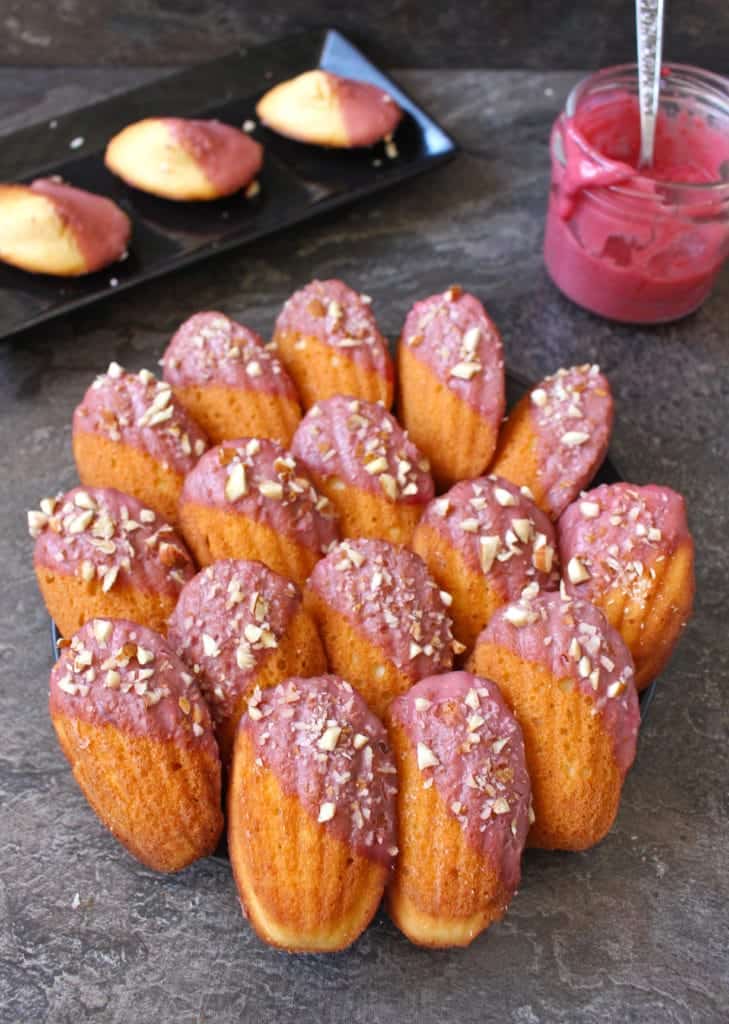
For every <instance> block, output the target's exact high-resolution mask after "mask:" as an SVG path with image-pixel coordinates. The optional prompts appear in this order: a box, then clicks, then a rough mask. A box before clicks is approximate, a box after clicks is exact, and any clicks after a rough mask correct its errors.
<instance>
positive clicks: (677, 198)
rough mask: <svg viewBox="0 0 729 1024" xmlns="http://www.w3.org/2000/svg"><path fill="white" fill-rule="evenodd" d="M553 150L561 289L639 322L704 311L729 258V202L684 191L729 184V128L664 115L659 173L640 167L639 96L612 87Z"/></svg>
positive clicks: (561, 131)
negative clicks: (728, 178) (725, 169)
mask: <svg viewBox="0 0 729 1024" xmlns="http://www.w3.org/2000/svg"><path fill="white" fill-rule="evenodd" d="M560 144H561V147H562V149H563V150H564V160H562V159H561V158H560V155H559V153H558V150H559V147H560ZM551 148H552V190H551V194H550V201H549V212H548V215H547V228H546V233H545V260H546V263H547V269H548V270H549V272H550V274H551V276H552V278H553V279H554V281H555V283H556V284H557V286H558V287H559V288H561V289H562V291H563V292H564V293H565V294H566V295H567V296H568V297H569V298H571V299H573V301H575V302H577V303H578V304H580V305H582V306H585V307H586V308H587V309H590V310H592V311H593V312H596V313H599V314H601V315H602V316H606V317H609V318H611V319H615V320H622V321H626V322H629V323H652V322H660V321H664V320H672V319H676V318H677V317H680V316H684V315H686V314H687V313H690V312H691V311H692V310H693V309H695V308H696V307H697V306H699V305H700V304H701V302H703V300H704V299H705V297H706V296H707V294H708V293H709V291H710V290H711V287H712V284H713V282H714V279H715V277H716V275H717V273H718V272H719V269H720V267H721V265H722V263H723V261H724V259H725V258H726V255H727V252H728V251H729V232H728V231H727V227H726V223H725V221H726V210H725V206H726V202H727V195H726V194H725V195H723V196H719V195H714V196H712V195H711V193H710V190H709V189H707V190H706V193H705V194H704V195H702V194H701V193H699V192H697V191H696V189H695V188H694V189H693V190H692V189H691V188H688V189H683V190H681V189H680V188H679V189H677V188H676V186H680V185H688V186H697V185H711V184H719V183H720V182H721V181H722V170H721V169H722V166H726V164H727V161H729V133H728V132H727V130H726V127H725V126H724V127H723V130H721V129H720V128H712V127H710V126H709V124H708V122H707V121H706V120H705V119H704V118H703V117H702V116H700V115H699V114H698V113H694V112H692V111H691V110H690V109H689V108H686V109H682V110H679V112H678V113H677V114H676V115H675V116H671V117H669V116H668V115H667V114H666V113H665V112H663V111H661V112H660V113H659V115H658V121H657V125H656V148H655V157H654V163H653V166H652V167H651V168H649V169H646V168H642V169H641V170H640V171H638V170H637V167H638V158H639V149H640V117H639V109H638V101H637V98H636V97H635V96H633V95H630V94H629V93H627V92H624V91H621V90H620V89H618V88H615V89H613V90H607V89H603V90H601V91H599V92H597V93H594V94H592V95H590V96H588V97H587V99H585V100H584V101H583V102H582V103H580V105H578V107H577V110H576V112H575V114H574V116H573V117H572V118H568V117H567V116H566V115H562V116H561V117H560V118H559V119H558V120H557V122H556V123H555V126H554V129H553V134H552V147H551ZM667 185H668V186H670V188H668V189H667V187H666V186H667Z"/></svg>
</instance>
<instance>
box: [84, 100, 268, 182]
mask: <svg viewBox="0 0 729 1024" xmlns="http://www.w3.org/2000/svg"><path fill="white" fill-rule="evenodd" d="M104 162H105V163H106V166H107V167H108V168H109V170H110V171H111V172H112V174H116V175H117V176H118V177H120V178H122V179H123V180H124V181H125V182H126V183H127V184H128V185H133V186H134V187H135V188H138V189H141V190H142V191H143V192H150V193H151V194H152V195H155V196H160V197H161V198H163V199H173V200H178V201H184V202H191V201H201V200H210V199H219V198H221V197H222V196H228V195H232V193H234V192H239V191H240V190H241V189H242V188H244V187H245V186H246V185H248V184H249V183H250V182H251V181H252V180H253V178H254V177H255V176H256V175H257V174H258V172H259V171H260V169H261V165H262V163H263V147H262V146H260V145H259V144H258V143H257V142H256V141H255V140H254V139H251V138H250V136H248V135H247V134H246V133H245V132H242V131H241V130H240V129H239V128H234V127H233V126H232V125H229V124H222V123H221V122H220V121H214V120H209V121H205V120H195V119H191V118H182V117H147V118H144V119H143V120H142V121H135V122H134V123H133V124H130V125H127V126H126V128H123V129H122V131H120V132H119V133H118V134H117V135H115V136H114V137H113V139H111V140H110V141H109V144H108V145H107V147H106V154H105V157H104Z"/></svg>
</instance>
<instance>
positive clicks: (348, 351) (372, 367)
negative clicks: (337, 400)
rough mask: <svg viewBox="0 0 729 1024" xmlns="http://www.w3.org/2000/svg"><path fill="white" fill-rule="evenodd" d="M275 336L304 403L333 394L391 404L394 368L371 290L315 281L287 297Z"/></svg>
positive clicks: (306, 407)
mask: <svg viewBox="0 0 729 1024" xmlns="http://www.w3.org/2000/svg"><path fill="white" fill-rule="evenodd" d="M273 341H274V343H275V346H276V348H277V350H278V354H279V356H280V358H281V360H282V362H283V363H284V365H285V366H286V369H287V370H288V371H289V373H290V374H291V376H292V377H293V379H294V383H295V384H296V387H297V389H298V392H299V395H300V396H301V404H302V405H303V407H304V409H308V408H310V406H312V405H313V404H314V402H317V401H320V400H321V399H324V398H331V397H332V395H350V396H351V397H352V398H363V399H365V401H368V402H381V403H382V404H383V405H384V406H385V408H387V409H389V408H390V406H391V405H392V398H393V387H394V370H393V366H392V359H391V358H390V353H389V351H388V348H387V342H386V340H385V338H384V337H383V336H382V334H381V333H380V330H379V328H378V326H377V322H376V320H375V318H374V315H373V313H372V310H371V309H370V299H369V296H366V295H360V294H359V293H358V292H356V291H354V290H353V289H352V288H350V287H349V286H348V285H346V284H344V282H343V281H338V280H329V281H311V282H310V283H309V284H307V285H306V287H304V288H302V289H300V290H299V291H297V292H294V294H293V295H292V296H291V297H290V298H289V299H288V300H287V301H286V303H285V304H284V307H283V309H282V310H281V313H280V314H279V316H278V319H277V320H276V328H275V331H274V335H273Z"/></svg>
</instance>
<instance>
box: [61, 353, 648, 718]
mask: <svg viewBox="0 0 729 1024" xmlns="http://www.w3.org/2000/svg"><path fill="white" fill-rule="evenodd" d="M532 386H533V385H531V384H529V383H528V381H527V379H526V378H525V377H523V376H522V375H521V374H519V373H514V371H513V370H507V371H506V399H507V405H508V407H509V408H511V407H512V406H513V405H516V403H517V402H518V401H519V399H520V398H521V397H522V395H524V394H525V392H527V391H528V390H529V388H530V387H532ZM622 479H623V477H622V476H621V475H620V473H619V472H618V470H617V469H616V467H615V464H614V463H613V462H612V460H611V459H610V456H609V455H608V457H607V458H606V459H605V461H604V462H603V464H602V466H601V467H600V469H599V470H598V472H597V474H596V475H595V478H594V479H593V481H592V483H591V484H590V487H597V486H598V484H614V483H618V482H619V481H621V480H622ZM60 636H61V635H60V633H59V632H58V630H57V629H56V624H55V622H53V621H52V620H51V645H52V652H53V658H54V660H55V659H56V658H57V657H58V641H59V639H60ZM656 684H657V680H656V679H654V680H653V682H652V683H651V684H650V686H647V687H646V689H645V690H643V691H642V692H641V693H639V694H638V699H639V701H640V718H641V722H644V721H645V718H646V714H647V712H648V708H649V706H650V705H651V703H652V702H653V698H654V697H655V693H656Z"/></svg>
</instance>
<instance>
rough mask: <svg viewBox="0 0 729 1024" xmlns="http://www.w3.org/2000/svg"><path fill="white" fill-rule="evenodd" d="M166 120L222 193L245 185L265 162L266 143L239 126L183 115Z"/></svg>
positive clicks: (229, 192) (173, 134)
mask: <svg viewBox="0 0 729 1024" xmlns="http://www.w3.org/2000/svg"><path fill="white" fill-rule="evenodd" d="M162 120H163V121H164V123H165V125H166V126H167V128H168V130H169V132H170V134H171V135H172V137H173V138H174V139H175V141H176V142H178V143H179V144H180V145H181V146H182V148H183V149H184V150H186V152H187V153H188V154H189V155H190V156H191V157H192V158H193V159H194V160H195V161H196V162H197V164H198V166H199V167H200V170H201V171H202V172H203V174H204V175H205V177H206V178H207V179H208V181H209V182H210V184H211V185H212V186H213V187H214V188H215V190H216V191H217V192H218V194H219V195H221V196H229V195H231V194H232V193H233V192H238V191H239V190H240V189H242V188H244V187H245V186H246V185H248V184H249V183H250V182H251V181H252V180H253V178H255V176H256V175H257V174H258V172H259V171H260V169H261V167H262V165H263V146H261V145H259V143H257V142H256V141H255V139H252V138H251V137H250V135H246V133H245V132H242V131H240V129H239V128H233V127H232V126H231V125H229V124H221V122H220V121H195V120H191V119H189V118H182V117H165V118H163V119H162Z"/></svg>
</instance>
